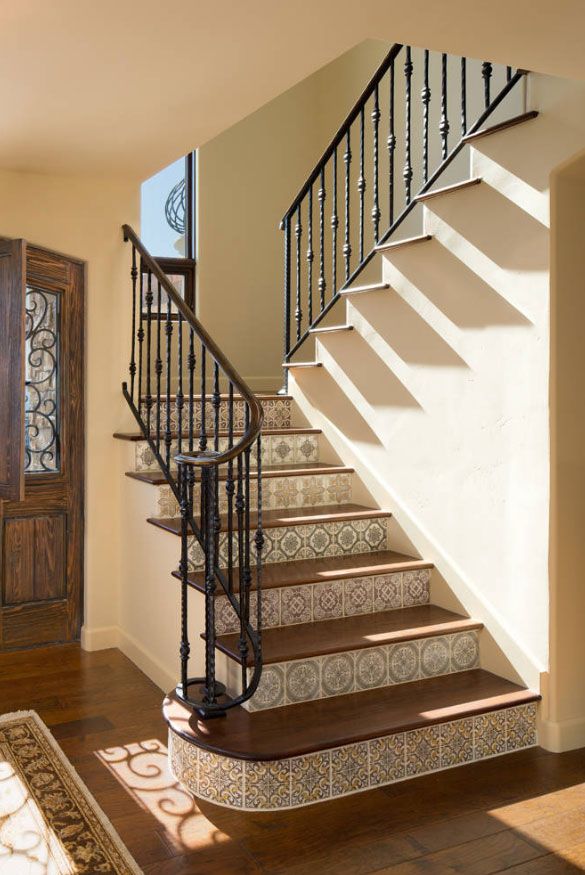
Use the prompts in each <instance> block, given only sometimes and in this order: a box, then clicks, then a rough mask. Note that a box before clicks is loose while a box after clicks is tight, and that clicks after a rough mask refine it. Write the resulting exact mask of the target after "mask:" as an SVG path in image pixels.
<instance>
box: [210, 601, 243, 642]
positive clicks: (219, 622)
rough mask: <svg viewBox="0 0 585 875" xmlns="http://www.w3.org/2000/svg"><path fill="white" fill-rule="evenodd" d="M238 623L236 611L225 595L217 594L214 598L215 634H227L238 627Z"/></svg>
mask: <svg viewBox="0 0 585 875" xmlns="http://www.w3.org/2000/svg"><path fill="white" fill-rule="evenodd" d="M239 626H240V623H239V619H238V616H237V614H236V612H235V611H234V609H233V607H232V606H231V604H230V602H229V600H228V598H227V596H218V598H217V599H216V600H215V631H216V634H217V635H227V634H228V633H229V632H235V631H236V630H237V629H239Z"/></svg>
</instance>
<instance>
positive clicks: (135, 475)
mask: <svg viewBox="0 0 585 875" xmlns="http://www.w3.org/2000/svg"><path fill="white" fill-rule="evenodd" d="M257 473H258V469H257V468H250V476H253V477H254V476H256V474H257ZM354 473H355V468H350V467H348V466H347V465H327V464H326V463H323V464H322V465H319V466H315V467H314V468H307V467H305V466H303V465H302V464H301V463H299V467H298V468H293V467H291V468H288V469H287V468H276V469H274V470H268V471H267V470H266V467H263V469H262V479H263V480H264V479H268V480H270V479H273V478H275V477H311V476H314V475H317V474H318V475H319V476H321V477H327V476H328V475H334V474H354ZM125 476H126V477H129V478H130V479H131V480H139V481H140V482H141V483H148V484H150V485H151V486H168V480H167V479H166V477H165V475H164V474H163V473H162V471H126V472H125ZM154 478H156V480H155V479H154ZM226 479H227V471H226V470H220V472H219V480H220V481H223V480H226Z"/></svg>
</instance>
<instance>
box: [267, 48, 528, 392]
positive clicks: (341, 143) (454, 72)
mask: <svg viewBox="0 0 585 875" xmlns="http://www.w3.org/2000/svg"><path fill="white" fill-rule="evenodd" d="M401 67H402V70H401V69H400V68H401ZM524 74H525V71H523V70H517V71H516V72H514V71H513V70H512V68H511V67H502V66H500V65H495V64H492V63H490V62H488V61H484V62H480V61H474V60H469V59H467V58H455V57H453V56H450V55H449V56H448V55H447V54H444V53H440V52H431V51H429V50H427V49H412V48H411V47H410V46H403V45H400V44H395V45H394V46H392V48H391V49H390V51H389V52H388V54H387V55H386V57H385V58H384V60H383V61H382V63H381V64H380V66H379V68H378V69H377V70H376V72H375V73H374V75H373V77H372V78H371V79H370V81H369V82H368V84H367V85H366V87H365V89H364V91H363V92H362V94H361V95H360V97H359V98H358V100H357V101H356V103H355V105H354V106H353V108H352V109H351V111H350V112H349V114H348V115H347V117H346V118H345V120H344V122H343V123H342V125H341V126H340V128H339V129H338V131H337V132H336V134H335V136H334V137H333V139H332V140H331V142H330V143H329V145H328V146H327V148H326V149H325V151H324V153H323V155H322V156H321V158H320V159H319V161H318V163H317V164H316V166H315V168H314V169H313V171H312V172H311V173H310V175H309V177H308V178H307V180H306V182H305V183H304V184H303V186H302V188H301V189H300V191H299V193H298V194H297V196H296V197H295V199H294V200H293V202H292V203H291V205H290V207H289V208H288V210H287V211H286V213H285V215H284V217H283V219H282V222H281V229H282V231H283V232H284V360H285V363H286V362H290V360H291V359H292V357H293V356H294V355H295V353H296V352H297V351H298V350H299V348H300V347H301V346H302V344H303V343H304V341H305V340H306V339H307V337H308V336H309V332H310V330H311V329H312V328H315V327H316V326H317V325H318V324H319V323H320V322H321V320H322V319H323V318H324V317H325V316H326V314H327V313H328V312H329V311H330V310H331V308H332V307H333V306H334V304H335V303H336V301H337V300H339V297H340V293H341V291H343V290H344V289H347V288H348V287H349V286H350V285H351V284H352V283H353V282H354V281H355V280H356V278H357V277H358V275H359V274H360V273H361V272H362V270H363V269H364V268H365V267H366V265H367V264H368V263H369V262H370V261H371V259H372V258H373V256H374V255H375V253H376V248H377V247H378V246H381V245H382V244H384V243H386V242H387V241H388V240H389V238H390V237H391V236H392V235H393V234H394V233H395V232H396V230H397V229H398V228H399V227H400V226H401V225H402V224H403V223H404V221H405V219H406V218H407V217H408V216H409V215H410V213H411V212H412V210H413V209H414V207H415V206H416V203H417V200H416V199H417V197H418V196H419V195H422V194H424V193H425V192H427V191H429V190H430V189H431V188H432V186H433V185H434V184H435V182H436V181H437V180H438V179H439V177H440V176H441V175H442V174H443V173H444V171H445V170H446V168H447V167H448V166H449V165H450V164H451V163H452V162H453V160H454V159H455V158H456V156H457V155H458V154H459V153H460V152H461V150H462V149H463V147H464V146H465V144H466V140H465V138H466V137H467V136H469V135H470V134H472V133H475V132H476V131H478V130H479V129H480V127H481V126H482V125H483V124H484V122H485V121H486V119H487V118H488V117H489V116H491V115H492V113H493V112H494V111H495V110H496V108H497V107H498V106H500V105H501V104H502V101H503V100H504V99H505V98H506V96H507V95H508V94H509V93H510V92H511V91H512V89H513V88H514V87H515V86H516V84H517V83H518V82H519V81H520V80H521V79H522V77H523V76H524ZM437 88H438V90H439V95H438V100H436V101H435V102H433V100H432V97H433V96H434V95H433V94H432V91H437ZM415 90H419V94H420V102H418V103H416V104H415V102H414V100H413V95H414V94H415ZM453 103H455V104H456V105H457V107H458V113H457V114H458V119H457V124H455V122H454V120H453V119H452V118H451V117H450V114H449V109H450V107H451V106H452V105H453ZM368 117H369V121H368V122H367V123H366V120H367V119H368ZM453 134H455V138H454V137H453ZM384 141H385V142H384ZM383 146H385V148H383ZM354 153H355V154H354ZM400 176H401V177H402V180H401V179H400ZM369 190H370V191H371V194H370V195H369V203H367V201H366V198H367V195H368V191H369ZM327 205H329V206H327ZM368 212H369V218H368V216H367V213H368ZM293 238H294V239H293ZM293 321H294V325H293ZM293 328H294V332H293V335H294V336H292V337H291V329H293ZM286 374H287V371H286V370H285V379H286Z"/></svg>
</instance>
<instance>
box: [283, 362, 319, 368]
mask: <svg viewBox="0 0 585 875" xmlns="http://www.w3.org/2000/svg"><path fill="white" fill-rule="evenodd" d="M282 367H283V368H322V367H323V362H283V363H282Z"/></svg>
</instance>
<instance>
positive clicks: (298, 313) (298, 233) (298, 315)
mask: <svg viewBox="0 0 585 875" xmlns="http://www.w3.org/2000/svg"><path fill="white" fill-rule="evenodd" d="M302 234H303V226H302V224H301V205H300V204H299V205H298V207H297V222H296V225H295V239H296V246H297V250H296V254H297V306H296V310H295V320H296V323H297V340H300V339H301V322H302V321H303V311H302V308H301V237H302Z"/></svg>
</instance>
